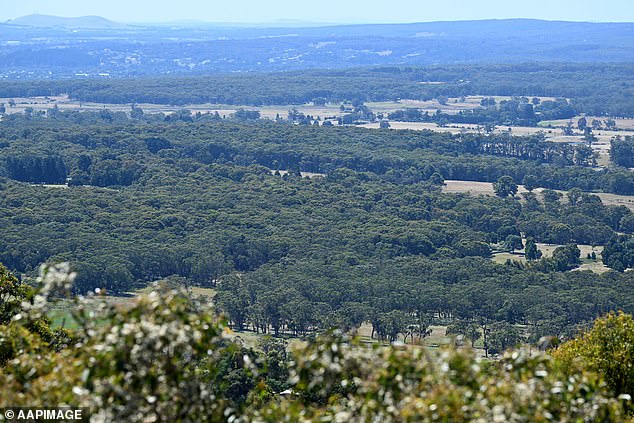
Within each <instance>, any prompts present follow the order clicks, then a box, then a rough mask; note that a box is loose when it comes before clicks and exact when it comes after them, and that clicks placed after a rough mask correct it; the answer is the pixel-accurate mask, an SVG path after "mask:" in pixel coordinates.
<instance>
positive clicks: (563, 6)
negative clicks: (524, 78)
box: [0, 0, 634, 23]
mask: <svg viewBox="0 0 634 423" xmlns="http://www.w3.org/2000/svg"><path fill="white" fill-rule="evenodd" d="M2 3H4V4H3V5H2V7H1V8H0V21H5V20H7V19H11V18H15V17H19V16H23V15H28V14H31V13H34V12H37V13H40V14H50V15H59V16H73V17H74V16H82V15H100V16H103V17H106V18H109V19H112V20H116V21H121V22H159V21H163V22H165V21H173V20H183V19H193V20H204V21H210V22H271V21H276V20H280V19H293V20H302V21H313V22H333V23H337V22H422V21H434V20H464V19H491V18H539V19H550V20H575V21H604V22H605V21H614V22H623V21H630V22H631V21H634V7H633V5H632V0H601V1H598V0H524V1H516V0H431V1H430V0H418V1H417V0H382V1H375V0H364V1H351V0H318V1H305V0H303V1H302V0H281V1H266V0H222V1H216V0H208V1H205V0H184V1H182V0H181V1H178V0H17V1H16V0H2Z"/></svg>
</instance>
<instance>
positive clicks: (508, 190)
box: [493, 176, 517, 197]
mask: <svg viewBox="0 0 634 423" xmlns="http://www.w3.org/2000/svg"><path fill="white" fill-rule="evenodd" d="M493 190H494V191H495V195H497V196H498V197H507V196H509V195H510V196H511V197H514V196H515V194H517V184H516V183H515V181H514V180H513V178H512V177H510V176H502V177H500V179H498V180H497V182H495V183H494V184H493Z"/></svg>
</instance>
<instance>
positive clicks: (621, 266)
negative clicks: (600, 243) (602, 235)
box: [601, 235, 634, 272]
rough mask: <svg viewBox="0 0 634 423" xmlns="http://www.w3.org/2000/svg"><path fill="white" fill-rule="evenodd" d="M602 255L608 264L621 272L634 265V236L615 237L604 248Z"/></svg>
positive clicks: (604, 261)
mask: <svg viewBox="0 0 634 423" xmlns="http://www.w3.org/2000/svg"><path fill="white" fill-rule="evenodd" d="M601 257H602V259H603V263H604V264H605V265H606V266H608V267H611V268H612V269H614V270H616V271H619V272H623V271H625V270H626V269H628V268H632V267H634V237H632V236H627V235H619V236H617V237H613V238H612V239H611V240H610V242H609V243H608V245H606V246H605V248H604V249H603V253H601Z"/></svg>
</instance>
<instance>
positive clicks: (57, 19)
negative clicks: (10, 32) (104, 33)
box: [7, 14, 123, 29]
mask: <svg viewBox="0 0 634 423" xmlns="http://www.w3.org/2000/svg"><path fill="white" fill-rule="evenodd" d="M7 23H8V24H10V25H21V26H33V27H42V28H55V27H64V28H95V29H101V28H114V27H120V26H123V25H122V24H120V23H117V22H113V21H111V20H108V19H106V18H102V17H101V16H81V17H77V18H66V17H62V16H52V15H39V14H33V15H27V16H22V17H20V18H15V19H11V20H9V21H7Z"/></svg>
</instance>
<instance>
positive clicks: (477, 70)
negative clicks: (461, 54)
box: [0, 64, 634, 117]
mask: <svg viewBox="0 0 634 423" xmlns="http://www.w3.org/2000/svg"><path fill="white" fill-rule="evenodd" d="M633 74H634V69H633V68H632V65H631V64H610V65H579V64H518V65H482V66H478V65H469V66H434V67H376V68H359V69H347V70H331V71H328V70H321V71H320V70H306V71H301V72H285V73H265V74H249V73H245V74H222V75H212V76H198V77H155V78H135V79H108V80H104V79H99V80H93V79H83V80H58V81H5V82H3V84H2V87H0V97H5V98H12V97H24V96H29V97H30V96H54V95H59V94H68V95H69V96H70V97H71V98H72V99H75V100H80V101H94V102H100V103H118V104H130V103H158V104H176V105H184V104H194V103H217V104H234V105H255V106H260V105H273V104H278V105H288V104H303V103H307V102H311V101H314V100H315V99H324V100H325V101H328V102H337V103H339V102H342V101H345V100H360V101H389V100H398V99H417V100H431V99H434V98H438V97H441V96H444V97H454V98H457V97H462V96H467V95H484V96H494V95H498V96H500V95H503V96H516V97H527V98H532V97H535V96H537V97H564V98H570V99H572V100H571V105H570V108H571V110H572V111H574V112H575V113H586V114H589V115H606V116H615V117H620V116H634V102H632V100H631V99H632V94H633V93H634V84H633V82H634V81H633V80H632V75H633ZM426 82H434V84H426ZM569 113H570V112H568V113H567V114H569Z"/></svg>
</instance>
